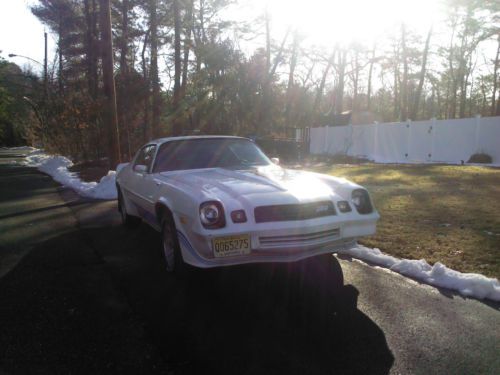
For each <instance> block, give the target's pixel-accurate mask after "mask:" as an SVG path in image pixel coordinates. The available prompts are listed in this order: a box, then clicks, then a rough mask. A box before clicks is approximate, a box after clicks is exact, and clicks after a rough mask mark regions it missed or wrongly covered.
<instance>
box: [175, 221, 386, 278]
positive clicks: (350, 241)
mask: <svg viewBox="0 0 500 375" xmlns="http://www.w3.org/2000/svg"><path fill="white" fill-rule="evenodd" d="M378 218H379V215H378V213H376V212H375V213H373V214H370V215H366V216H365V217H363V218H362V219H359V217H358V218H357V219H355V220H339V218H338V217H334V218H333V219H332V218H320V219H313V220H306V221H297V222H280V223H263V224H248V225H246V226H233V227H232V228H225V230H221V231H217V234H213V233H208V234H207V233H198V232H196V231H193V230H190V229H189V228H186V227H178V228H179V230H178V238H179V244H180V247H181V251H182V256H183V259H184V261H185V262H186V263H188V264H190V265H192V266H195V267H201V268H209V267H218V266H229V265H237V264H246V263H273V262H295V261H298V260H301V259H305V258H308V257H311V256H315V255H320V254H325V253H334V252H337V251H339V250H344V249H348V248H351V247H352V246H354V245H355V244H356V240H357V238H359V237H363V236H368V235H371V234H374V233H375V229H376V222H377V220H378ZM235 228H236V229H235ZM242 234H248V235H249V236H250V242H251V252H250V254H248V255H235V256H229V257H223V258H220V257H217V258H216V257H214V255H213V250H212V239H213V238H216V237H225V236H234V235H242Z"/></svg>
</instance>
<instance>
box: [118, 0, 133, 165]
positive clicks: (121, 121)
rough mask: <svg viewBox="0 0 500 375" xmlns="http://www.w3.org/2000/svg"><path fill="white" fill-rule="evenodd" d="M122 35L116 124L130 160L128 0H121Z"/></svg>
mask: <svg viewBox="0 0 500 375" xmlns="http://www.w3.org/2000/svg"><path fill="white" fill-rule="evenodd" d="M121 11H122V25H121V26H122V37H121V40H120V76H121V82H120V83H121V84H120V86H119V87H120V102H119V103H120V107H119V109H118V126H119V127H120V128H121V129H122V130H123V129H124V130H125V136H126V144H127V160H130V156H131V147H130V126H129V123H128V121H127V108H128V100H127V99H126V98H127V87H128V64H127V55H128V12H129V0H122V7H121Z"/></svg>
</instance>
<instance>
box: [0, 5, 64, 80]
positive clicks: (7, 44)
mask: <svg viewBox="0 0 500 375" xmlns="http://www.w3.org/2000/svg"><path fill="white" fill-rule="evenodd" d="M33 3H35V1H33V0H0V51H2V52H1V54H0V56H2V57H3V58H5V59H7V60H10V61H12V62H15V63H16V64H18V65H20V66H27V65H30V66H31V67H32V69H33V70H35V71H41V66H40V65H39V64H37V63H35V62H32V61H30V60H28V59H25V58H21V57H14V58H9V57H8V54H11V53H14V54H16V55H23V56H27V57H30V58H32V59H34V60H37V61H39V62H40V63H43V57H44V56H43V55H44V42H43V32H44V27H43V25H42V24H41V23H40V21H38V19H37V18H36V17H35V16H33V15H32V14H31V12H30V10H29V9H28V6H29V5H30V4H33ZM48 45H49V63H50V61H52V60H53V57H54V53H55V48H54V45H55V43H54V39H53V38H52V37H51V36H50V34H49V38H48Z"/></svg>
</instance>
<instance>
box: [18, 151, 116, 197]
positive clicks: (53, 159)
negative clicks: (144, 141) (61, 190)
mask: <svg viewBox="0 0 500 375" xmlns="http://www.w3.org/2000/svg"><path fill="white" fill-rule="evenodd" d="M22 164H24V165H26V166H29V167H36V168H37V169H38V170H39V171H41V172H44V173H46V174H48V175H50V176H51V177H52V178H53V179H54V180H55V181H57V182H59V183H60V184H62V185H64V186H67V187H70V188H71V189H73V190H75V191H76V192H77V193H78V194H80V195H81V196H84V197H89V198H95V199H116V198H117V193H116V185H115V178H116V172H115V171H109V172H108V174H107V175H106V176H104V177H102V178H101V180H100V181H99V182H84V181H82V180H80V178H79V177H78V175H77V174H76V173H74V172H70V171H69V170H68V168H69V167H71V166H72V165H73V162H72V161H71V160H70V159H68V158H66V157H64V156H58V155H48V154H46V153H45V152H43V151H42V150H37V149H34V150H33V151H32V152H31V153H30V154H28V155H27V156H26V158H25V161H24V162H23V163H22ZM125 165H126V163H124V164H120V165H118V167H117V170H118V171H119V170H120V169H121V168H123V167H124V166H125Z"/></svg>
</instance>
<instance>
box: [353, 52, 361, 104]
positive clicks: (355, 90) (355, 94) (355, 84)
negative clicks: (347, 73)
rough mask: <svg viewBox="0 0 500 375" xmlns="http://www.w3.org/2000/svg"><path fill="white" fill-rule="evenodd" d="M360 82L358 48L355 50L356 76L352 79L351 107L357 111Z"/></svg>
mask: <svg viewBox="0 0 500 375" xmlns="http://www.w3.org/2000/svg"><path fill="white" fill-rule="evenodd" d="M358 83H359V51H358V49H357V48H356V50H355V51H354V77H353V80H352V105H351V108H352V110H353V111H355V110H356V109H357V108H358Z"/></svg>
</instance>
